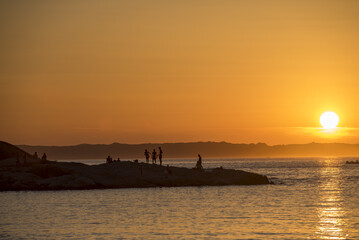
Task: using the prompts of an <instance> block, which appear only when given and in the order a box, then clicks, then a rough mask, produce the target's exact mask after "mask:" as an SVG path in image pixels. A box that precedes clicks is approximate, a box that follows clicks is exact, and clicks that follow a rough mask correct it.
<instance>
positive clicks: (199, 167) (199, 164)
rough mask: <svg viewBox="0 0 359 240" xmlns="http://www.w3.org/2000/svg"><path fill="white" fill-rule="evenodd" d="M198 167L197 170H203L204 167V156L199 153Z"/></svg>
mask: <svg viewBox="0 0 359 240" xmlns="http://www.w3.org/2000/svg"><path fill="white" fill-rule="evenodd" d="M196 169H197V170H203V167H202V157H201V155H199V154H198V161H197V163H196Z"/></svg>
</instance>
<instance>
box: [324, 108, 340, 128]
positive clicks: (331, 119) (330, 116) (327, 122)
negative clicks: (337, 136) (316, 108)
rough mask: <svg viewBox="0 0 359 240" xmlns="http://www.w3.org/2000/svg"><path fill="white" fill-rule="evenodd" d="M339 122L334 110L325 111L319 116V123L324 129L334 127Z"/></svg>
mask: <svg viewBox="0 0 359 240" xmlns="http://www.w3.org/2000/svg"><path fill="white" fill-rule="evenodd" d="M338 123H339V117H338V115H337V114H336V113H334V112H325V113H323V114H322V115H321V116H320V124H321V125H322V126H323V128H325V129H331V128H335V127H336V126H337V125H338Z"/></svg>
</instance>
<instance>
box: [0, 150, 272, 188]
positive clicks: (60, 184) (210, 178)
mask: <svg viewBox="0 0 359 240" xmlns="http://www.w3.org/2000/svg"><path fill="white" fill-rule="evenodd" d="M11 146H12V145H11ZM11 146H10V147H11ZM7 147H8V146H6V147H5V148H6V149H7ZM15 148H16V147H15ZM11 149H12V150H11V151H10V154H7V155H6V156H7V157H10V158H6V159H2V160H0V191H10V190H65V189H104V188H137V187H176V186H221V185H254V184H268V183H269V181H268V179H267V177H266V176H263V175H259V174H255V173H249V172H245V171H240V170H232V169H223V168H216V169H205V170H203V171H199V170H195V169H188V168H181V167H165V166H159V165H156V164H147V163H138V162H130V161H122V162H113V163H104V164H99V165H86V164H82V163H74V162H71V163H69V162H56V161H41V160H40V159H34V158H28V159H27V161H26V163H23V162H21V161H20V163H16V158H15V157H12V156H13V155H14V154H18V153H17V151H18V150H17V149H13V148H12V147H11ZM20 151H22V150H20ZM21 153H24V152H21ZM11 154H13V155H11ZM29 156H30V155H29Z"/></svg>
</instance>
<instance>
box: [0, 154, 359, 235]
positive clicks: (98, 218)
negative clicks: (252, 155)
mask: <svg viewBox="0 0 359 240" xmlns="http://www.w3.org/2000/svg"><path fill="white" fill-rule="evenodd" d="M345 160H346V159H345ZM345 160H344V159H333V158H325V159H251V160H246V159H225V160H218V159H210V160H204V167H218V166H223V167H226V168H235V169H242V170H247V171H252V172H257V173H261V174H265V175H267V176H268V177H270V178H271V179H272V180H273V181H274V182H275V183H276V184H275V185H267V186H227V187H178V188H152V189H114V190H87V191H45V192H25V191H24V192H0V238H1V239H359V210H358V209H359V184H358V181H359V165H345V164H344V162H345ZM87 162H89V163H96V161H87ZM101 162H103V161H102V160H101ZM194 163H195V160H168V161H167V162H165V164H170V165H176V166H190V167H192V166H193V165H194Z"/></svg>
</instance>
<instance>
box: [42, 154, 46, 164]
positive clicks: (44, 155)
mask: <svg viewBox="0 0 359 240" xmlns="http://www.w3.org/2000/svg"><path fill="white" fill-rule="evenodd" d="M41 160H42V161H43V162H46V160H47V156H46V153H44V154H43V155H42V157H41Z"/></svg>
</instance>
